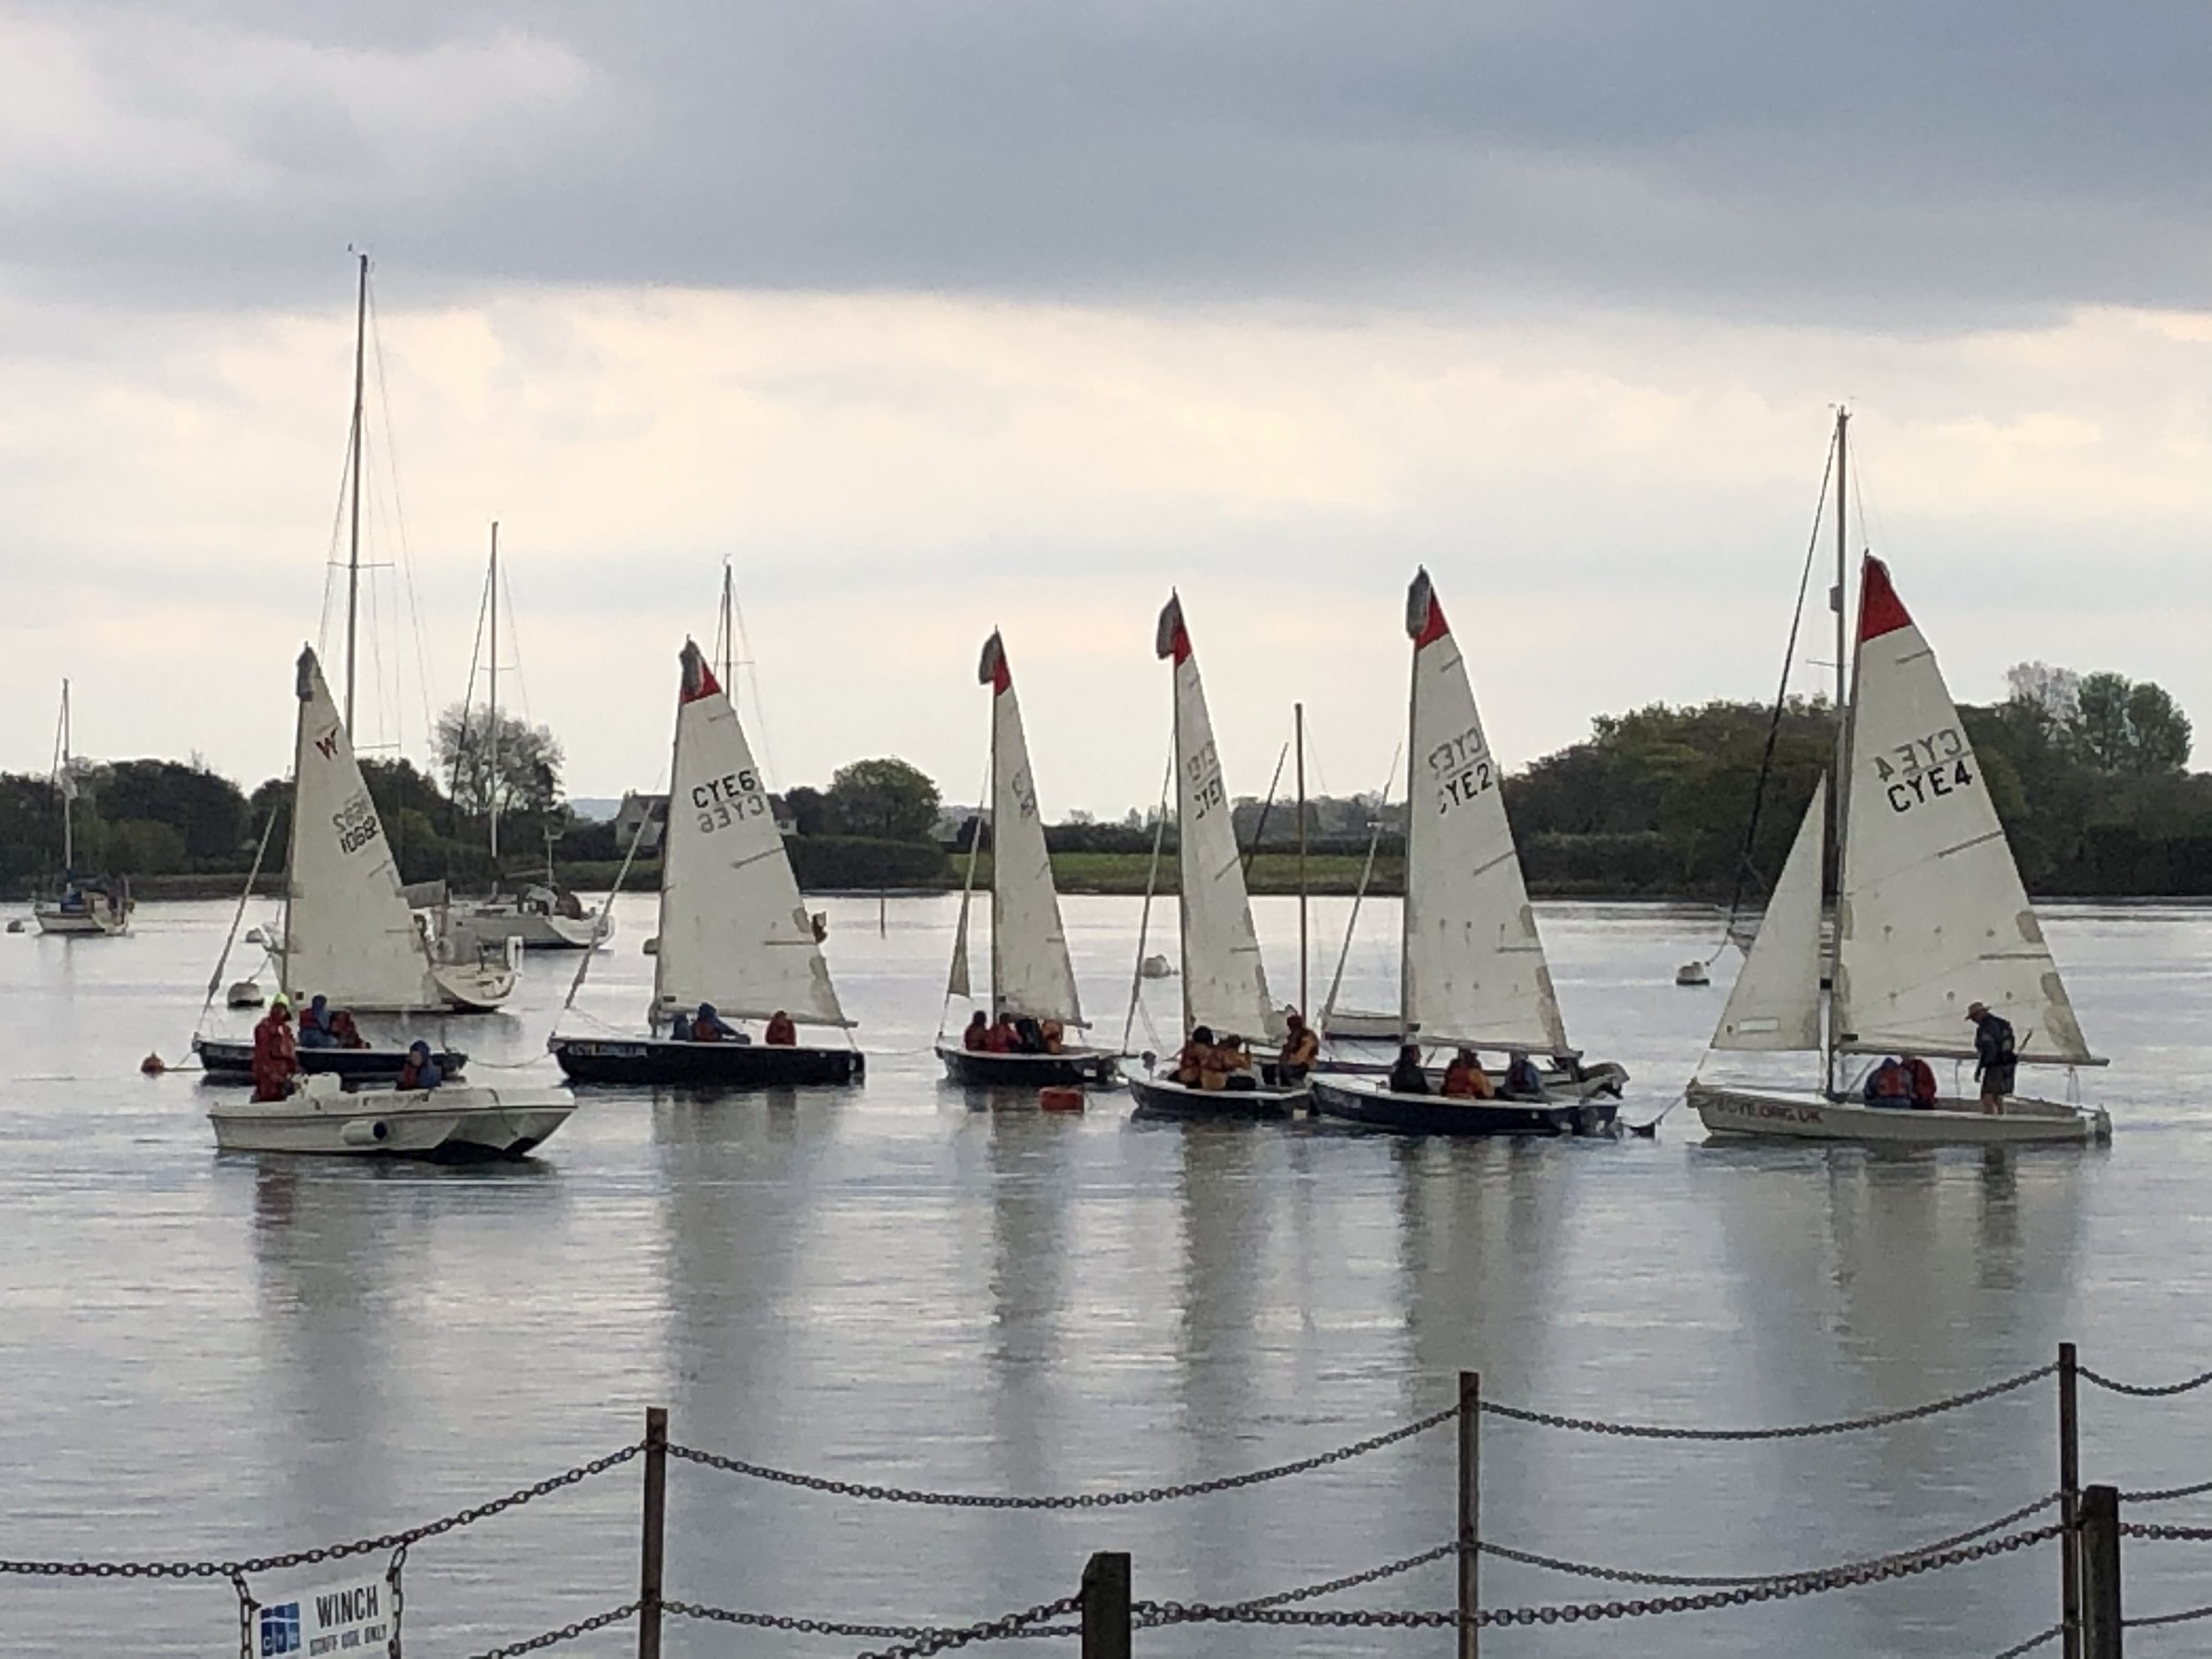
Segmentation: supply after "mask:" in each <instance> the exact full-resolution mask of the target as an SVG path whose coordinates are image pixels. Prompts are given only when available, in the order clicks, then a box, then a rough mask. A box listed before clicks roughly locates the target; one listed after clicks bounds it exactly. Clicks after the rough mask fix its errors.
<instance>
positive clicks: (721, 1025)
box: [691, 1002, 740, 1042]
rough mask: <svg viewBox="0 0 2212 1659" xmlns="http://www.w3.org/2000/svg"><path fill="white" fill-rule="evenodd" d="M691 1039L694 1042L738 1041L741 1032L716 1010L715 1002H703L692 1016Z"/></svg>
mask: <svg viewBox="0 0 2212 1659" xmlns="http://www.w3.org/2000/svg"><path fill="white" fill-rule="evenodd" d="M691 1040H692V1041H694V1042H736V1041H739V1040H740V1033H739V1032H738V1029H737V1027H736V1026H734V1025H731V1024H730V1023H729V1021H727V1020H726V1019H724V1018H722V1016H721V1015H719V1014H718V1013H716V1012H715V1011H714V1004H713V1003H711V1002H702V1003H700V1004H699V1011H698V1012H697V1013H695V1014H694V1015H693V1016H692V1017H691Z"/></svg>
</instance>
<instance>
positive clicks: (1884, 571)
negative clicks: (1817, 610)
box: [1859, 553, 1912, 645]
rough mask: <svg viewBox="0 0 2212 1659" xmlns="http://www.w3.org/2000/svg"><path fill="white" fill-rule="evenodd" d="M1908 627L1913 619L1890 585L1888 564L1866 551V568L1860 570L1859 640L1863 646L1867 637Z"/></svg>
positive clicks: (1879, 636) (1877, 637)
mask: <svg viewBox="0 0 2212 1659" xmlns="http://www.w3.org/2000/svg"><path fill="white" fill-rule="evenodd" d="M1910 626H1912V618H1911V617H1910V616H1909V615H1907V614H1906V611H1905V602H1904V601H1903V600H1901V599H1900V598H1899V597H1898V596H1897V590H1896V589H1895V588H1892V587H1891V586H1890V585H1889V566H1888V565H1885V564H1883V563H1882V561H1881V560H1879V559H1878V558H1876V557H1874V556H1873V555H1872V554H1871V553H1870V554H1868V555H1867V556H1866V567H1865V568H1864V569H1863V571H1861V572H1860V573H1859V643H1860V644H1862V645H1864V644H1865V643H1866V642H1867V641H1869V640H1878V639H1880V638H1881V637H1882V635H1884V634H1894V633H1896V632H1897V630H1898V629H1900V628H1909V627H1910Z"/></svg>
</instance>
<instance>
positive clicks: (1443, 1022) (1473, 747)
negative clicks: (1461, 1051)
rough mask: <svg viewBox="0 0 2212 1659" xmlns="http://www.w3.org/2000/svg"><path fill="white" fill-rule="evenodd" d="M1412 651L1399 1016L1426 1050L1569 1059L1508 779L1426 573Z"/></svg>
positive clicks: (1413, 608)
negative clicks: (1470, 1047)
mask: <svg viewBox="0 0 2212 1659" xmlns="http://www.w3.org/2000/svg"><path fill="white" fill-rule="evenodd" d="M1406 632H1407V634H1409V635H1410V636H1411V638H1412V640H1413V693H1412V695H1413V723H1412V726H1413V734H1412V738H1411V744H1412V752H1411V754H1410V755H1409V757H1408V762H1407V801H1406V900H1405V942H1404V961H1403V965H1402V974H1403V978H1402V981H1401V984H1400V987H1399V998H1400V1006H1401V1009H1402V1014H1403V1018H1404V1019H1405V1022H1406V1024H1407V1025H1409V1026H1412V1027H1415V1028H1417V1030H1418V1031H1419V1033H1421V1035H1422V1036H1423V1038H1424V1039H1425V1040H1426V1041H1432V1042H1442V1041H1461V1042H1470V1043H1479V1044H1483V1045H1486V1046H1489V1047H1519V1048H1535V1049H1540V1050H1542V1051H1544V1052H1546V1053H1552V1054H1563V1053H1565V1052H1566V1050H1567V1033H1566V1030H1565V1028H1564V1026H1563V1023H1562V1022H1561V1020H1560V1018H1559V1002H1558V999H1557V998H1556V997H1555V995H1553V994H1552V984H1551V970H1550V969H1549V967H1548V966H1547V965H1546V964H1545V961H1544V941H1542V939H1540V937H1539V936H1538V934H1537V932H1536V916H1535V913H1534V911H1532V910H1531V909H1530V908H1529V902H1528V888H1527V887H1526V885H1525V883H1524V882H1523V880H1522V879H1521V858H1520V855H1519V853H1518V852H1517V851H1516V850H1515V849H1514V845H1513V826H1511V825H1510V824H1509V823H1508V822H1507V820H1506V816H1505V796H1504V794H1503V792H1502V790H1501V788H1500V787H1499V786H1500V783H1501V777H1500V768H1499V766H1498V763H1497V761H1496V759H1495V758H1494V757H1493V756H1492V755H1491V753H1490V745H1489V743H1488V741H1486V739H1485V738H1484V736H1483V733H1482V719H1481V717H1480V716H1479V715H1478V714H1477V713H1476V711H1475V693H1474V687H1472V686H1471V685H1470V684H1469V683H1468V680H1467V664H1466V663H1465V661H1464V659H1463V657H1461V655H1460V650H1459V642H1458V641H1456V640H1455V639H1454V638H1453V637H1452V632H1451V629H1450V627H1449V626H1448V625H1447V624H1446V622H1445V620H1444V608H1443V606H1442V605H1440V604H1439V603H1437V599H1436V595H1435V591H1434V590H1433V588H1432V587H1431V586H1430V583H1429V578H1428V572H1425V571H1423V572H1419V573H1418V574H1417V575H1416V576H1415V577H1414V580H1413V586H1412V588H1411V590H1410V591H1409V593H1408V595H1407V597H1406Z"/></svg>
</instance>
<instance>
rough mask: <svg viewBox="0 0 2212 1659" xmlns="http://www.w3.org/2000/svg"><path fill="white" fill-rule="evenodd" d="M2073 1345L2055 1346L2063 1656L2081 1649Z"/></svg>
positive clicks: (2077, 1658) (2071, 1658) (2073, 1657)
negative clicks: (2056, 1357) (2056, 1347)
mask: <svg viewBox="0 0 2212 1659" xmlns="http://www.w3.org/2000/svg"><path fill="white" fill-rule="evenodd" d="M2077 1369H2078V1368H2077V1365H2076V1363H2075V1357H2074V1345H2073V1344H2072V1343H2071V1342H2061V1343H2060V1344H2059V1345H2058V1528H2059V1531H2058V1622H2059V1632H2060V1633H2059V1648H2060V1652H2061V1654H2062V1656H2063V1659H2082V1652H2081V1419H2080V1416H2079V1414H2078V1408H2077V1404H2076V1397H2075V1386H2076V1382H2077V1378H2076V1371H2077Z"/></svg>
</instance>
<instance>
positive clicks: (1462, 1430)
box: [1459, 1371, 1482, 1659]
mask: <svg viewBox="0 0 2212 1659" xmlns="http://www.w3.org/2000/svg"><path fill="white" fill-rule="evenodd" d="M1481 1491H1482V1374H1481V1373H1480V1372H1479V1371H1462V1372H1460V1373H1459V1617H1460V1618H1461V1620H1462V1623H1461V1624H1460V1627H1459V1659H1475V1654H1476V1651H1477V1648H1478V1647H1479V1645H1480V1644H1479V1640H1478V1638H1479V1636H1480V1634H1481V1632H1479V1631H1478V1630H1476V1628H1475V1627H1474V1625H1473V1624H1470V1623H1467V1622H1465V1621H1468V1620H1471V1619H1472V1618H1473V1617H1474V1616H1475V1610H1476V1609H1478V1608H1479V1607H1480V1606H1481V1605H1482V1596H1481V1592H1480V1588H1479V1583H1478V1580H1477V1578H1476V1569H1477V1567H1478V1566H1479V1563H1480V1561H1481V1557H1480V1556H1479V1555H1478V1554H1477V1553H1476V1546H1477V1544H1478V1543H1479V1540H1480V1539H1481V1536H1482V1532H1481V1528H1480V1526H1479V1521H1480V1518H1481V1516H1480V1504H1479V1499H1480V1496H1481Z"/></svg>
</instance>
